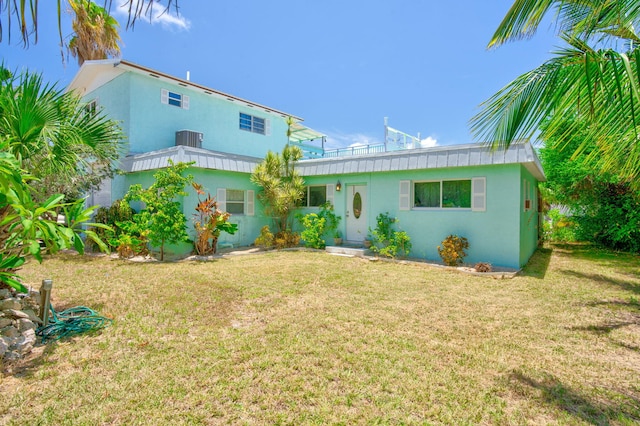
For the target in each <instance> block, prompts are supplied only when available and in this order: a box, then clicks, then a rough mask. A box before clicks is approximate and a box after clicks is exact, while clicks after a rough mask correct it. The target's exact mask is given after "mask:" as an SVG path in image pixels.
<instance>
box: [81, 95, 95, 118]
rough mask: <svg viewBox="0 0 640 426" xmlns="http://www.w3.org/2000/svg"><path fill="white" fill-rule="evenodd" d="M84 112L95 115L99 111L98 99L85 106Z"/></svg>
mask: <svg viewBox="0 0 640 426" xmlns="http://www.w3.org/2000/svg"><path fill="white" fill-rule="evenodd" d="M84 112H85V113H86V114H87V115H89V116H92V117H93V116H94V115H96V114H97V112H98V100H97V99H93V100H91V101H89V102H87V104H86V105H85V106H84Z"/></svg>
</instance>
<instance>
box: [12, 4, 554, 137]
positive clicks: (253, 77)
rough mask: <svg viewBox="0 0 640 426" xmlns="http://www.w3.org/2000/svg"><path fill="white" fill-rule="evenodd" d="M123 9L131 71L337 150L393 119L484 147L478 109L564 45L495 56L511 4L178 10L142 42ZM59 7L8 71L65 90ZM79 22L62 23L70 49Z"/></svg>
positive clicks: (142, 31)
mask: <svg viewBox="0 0 640 426" xmlns="http://www.w3.org/2000/svg"><path fill="white" fill-rule="evenodd" d="M122 2H123V0H116V1H114V2H113V4H114V8H113V9H112V13H113V15H114V16H115V17H116V18H117V19H118V20H119V22H120V23H121V36H122V40H123V43H122V47H121V49H122V57H123V58H124V59H126V60H128V61H131V62H134V63H137V64H140V65H143V66H146V67H149V68H152V69H156V70H158V71H161V72H164V73H168V74H171V75H175V76H177V77H181V78H185V77H186V73H187V71H189V72H190V76H191V81H193V82H195V83H198V84H202V85H205V86H208V87H211V88H213V89H216V90H220V91H223V92H227V93H230V94H233V95H235V96H239V97H242V98H245V99H248V100H251V101H254V102H258V103H261V104H264V105H267V106H270V107H272V108H275V109H279V110H281V111H284V112H287V113H290V114H292V115H296V116H299V117H302V118H304V123H303V124H305V125H306V126H308V127H311V128H313V129H314V130H317V131H319V132H323V133H325V134H327V135H328V145H329V146H332V147H337V146H349V145H352V144H358V143H377V142H382V140H383V138H384V134H383V123H384V117H388V118H389V125H390V126H392V127H394V128H396V129H399V130H402V131H404V132H406V133H409V134H411V135H414V136H417V135H418V133H419V134H420V136H421V138H422V139H424V140H426V141H425V143H429V144H434V143H435V144H437V145H450V144H459V143H470V142H477V141H474V140H473V139H472V137H471V134H470V132H469V126H468V121H469V119H470V118H471V117H472V116H473V115H474V113H476V112H477V111H478V105H479V104H480V103H481V102H483V101H484V100H486V99H487V98H489V97H490V96H491V95H492V94H494V93H495V92H496V91H498V90H499V89H500V88H501V87H503V86H504V85H506V84H507V83H508V82H510V81H511V80H513V79H514V78H515V77H517V76H518V75H520V74H522V73H524V72H526V71H528V70H530V69H533V68H535V67H537V66H538V65H540V64H541V63H542V62H544V61H545V60H547V59H548V58H549V57H550V56H551V53H550V52H552V51H553V50H554V47H555V46H556V45H557V44H558V40H557V39H556V38H555V37H554V32H553V28H552V27H551V25H550V24H544V25H542V26H541V30H540V31H539V33H538V34H537V35H536V36H535V37H534V38H533V39H531V40H526V41H520V42H516V43H511V44H508V45H505V46H503V47H500V48H499V49H496V50H491V51H488V50H487V49H486V45H487V43H488V41H489V39H490V37H491V35H492V34H493V32H494V31H495V29H496V27H497V26H498V24H499V23H500V21H501V19H502V18H503V17H504V15H505V13H506V12H507V10H508V9H509V7H510V6H511V4H512V3H513V0H491V1H478V0H460V1H457V2H451V3H449V2H441V1H423V0H411V1H410V0H394V1H363V0H346V1H345V0H340V1H338V0H323V1H306V0H271V1H264V0H244V1H242V2H239V1H231V0H226V1H222V0H211V1H210V0H179V6H180V13H179V16H175V11H174V10H172V11H171V13H170V14H163V15H160V16H156V17H155V18H154V19H152V20H151V23H150V22H149V20H148V19H147V20H143V21H139V22H137V23H136V26H135V29H134V30H133V31H132V30H128V31H125V26H126V15H123V14H122V13H121V12H119V11H118V10H117V5H118V4H120V3H122ZM53 3H55V2H51V1H40V15H39V24H40V28H39V41H38V43H37V44H36V45H33V44H32V45H30V46H29V48H28V49H25V48H23V47H22V46H21V44H20V43H19V37H18V35H17V33H15V28H14V33H13V35H12V40H11V43H10V44H9V43H7V34H6V33H5V34H4V38H3V41H2V43H1V44H0V52H2V58H3V60H4V63H5V66H7V67H8V68H10V69H12V70H15V69H21V68H28V69H30V70H36V71H39V72H42V73H43V75H44V78H45V79H46V80H47V81H51V82H58V84H59V85H60V86H61V87H64V86H66V85H67V84H68V83H69V82H70V81H71V79H72V78H73V76H74V75H75V73H76V71H77V69H78V66H77V65H76V63H75V60H74V59H73V58H68V59H67V60H66V62H65V63H63V61H62V59H61V54H60V47H59V39H58V33H57V19H56V16H55V14H56V11H55V6H54V5H53ZM63 3H64V2H63ZM101 3H102V2H101V1H98V4H101ZM161 10H162V7H158V6H156V11H157V12H161ZM2 17H3V18H4V17H5V16H4V15H3V16H2ZM70 22H71V16H70V15H65V16H63V36H65V37H67V36H68V35H69V34H70V33H71V29H70V28H71V24H70ZM3 26H4V27H5V32H6V22H4V21H3Z"/></svg>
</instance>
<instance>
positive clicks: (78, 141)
mask: <svg viewBox="0 0 640 426" xmlns="http://www.w3.org/2000/svg"><path fill="white" fill-rule="evenodd" d="M0 136H1V137H2V138H3V139H4V140H6V141H7V147H8V148H7V149H8V150H9V151H10V152H11V153H12V154H13V155H14V156H15V157H16V158H17V159H18V161H19V162H20V167H21V168H23V169H26V170H27V171H28V172H29V173H30V174H31V175H33V176H34V177H35V178H37V179H38V180H37V181H34V182H33V183H32V184H31V185H32V187H33V189H34V191H35V192H36V193H37V195H34V197H35V198H36V199H39V200H43V199H46V198H48V197H49V196H50V195H51V194H52V193H58V192H62V193H65V194H66V195H67V196H68V198H71V199H75V198H78V197H79V196H80V195H81V194H82V192H84V191H86V190H88V189H91V188H95V187H97V186H98V185H99V183H100V181H101V180H102V179H103V178H104V177H105V176H107V175H110V174H111V173H112V172H113V170H114V166H113V165H112V163H113V162H114V161H115V160H116V159H117V158H118V157H119V155H120V154H121V151H122V146H121V142H122V134H121V132H120V128H119V126H118V125H117V123H116V122H115V121H112V120H109V119H108V118H107V117H106V116H104V115H103V114H101V113H99V112H98V113H94V112H88V111H87V110H86V106H85V105H84V104H83V103H82V102H81V100H80V99H79V98H78V97H77V96H76V95H75V94H74V93H70V92H63V91H61V90H58V89H57V88H56V86H55V85H51V84H46V83H44V82H43V81H42V77H41V76H40V75H39V74H33V73H30V72H28V71H25V72H23V73H21V74H20V75H17V76H15V77H14V76H11V77H10V78H7V79H5V80H3V81H0Z"/></svg>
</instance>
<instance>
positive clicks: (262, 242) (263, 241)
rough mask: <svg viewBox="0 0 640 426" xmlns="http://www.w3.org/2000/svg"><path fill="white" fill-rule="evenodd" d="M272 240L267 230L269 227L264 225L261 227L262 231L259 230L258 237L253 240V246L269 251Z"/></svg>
mask: <svg viewBox="0 0 640 426" xmlns="http://www.w3.org/2000/svg"><path fill="white" fill-rule="evenodd" d="M273 240H274V238H273V234H272V233H271V230H270V229H269V225H265V226H263V227H262V229H260V235H259V236H258V238H256V239H255V241H254V242H253V244H255V246H256V247H262V248H266V249H270V248H271V247H273V244H274V241H273Z"/></svg>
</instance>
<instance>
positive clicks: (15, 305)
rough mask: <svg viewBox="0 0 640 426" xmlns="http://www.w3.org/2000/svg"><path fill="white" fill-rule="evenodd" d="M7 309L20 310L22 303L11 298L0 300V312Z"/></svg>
mask: <svg viewBox="0 0 640 426" xmlns="http://www.w3.org/2000/svg"><path fill="white" fill-rule="evenodd" d="M8 309H22V303H20V301H19V300H18V299H15V298H13V297H12V298H9V299H4V300H0V311H6V310H8Z"/></svg>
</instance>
